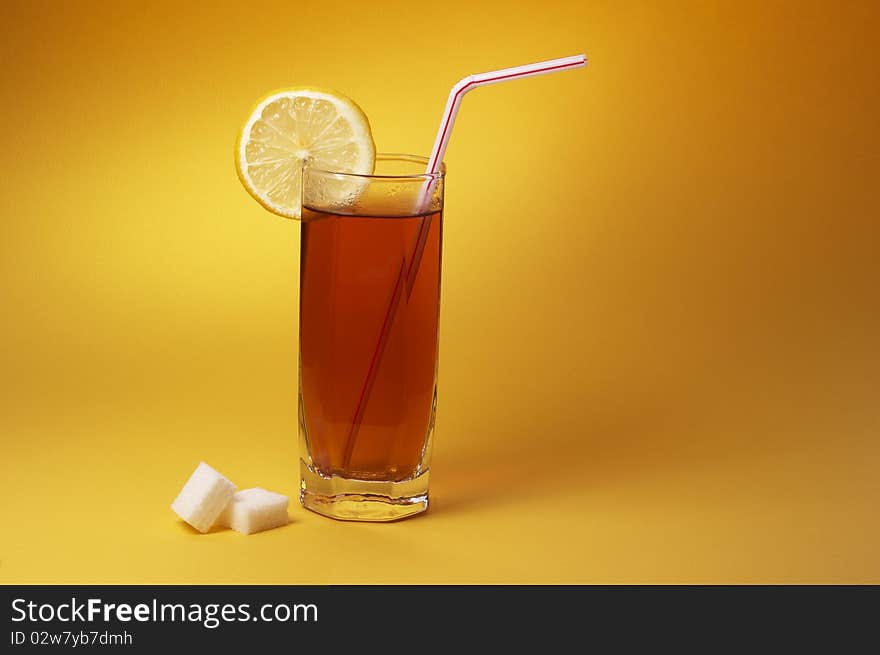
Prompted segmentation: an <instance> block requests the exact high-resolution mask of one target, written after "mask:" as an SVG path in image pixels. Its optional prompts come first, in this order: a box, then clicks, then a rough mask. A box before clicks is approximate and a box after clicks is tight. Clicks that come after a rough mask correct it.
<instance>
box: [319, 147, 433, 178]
mask: <svg viewBox="0 0 880 655" xmlns="http://www.w3.org/2000/svg"><path fill="white" fill-rule="evenodd" d="M380 159H381V160H385V161H395V160H397V161H408V162H411V163H414V164H416V163H418V164H423V165H424V166H426V167H427V165H428V158H427V157H424V156H422V155H410V154H408V153H404V152H380V153H376V161H379V160H380ZM304 172H306V173H312V172H314V173H323V174H325V175H334V176H337V177H339V178H346V177H354V178H358V179H362V180H420V181H425V180H442V179H443V178H444V177H446V162H442V163H441V164H440V171H439V172H437V173H414V174H411V175H376V174H375V173H346V172H343V171H331V170H327V169H324V168H314V167H311V166H309V165H308V164H307V165H306V166H305V171H304Z"/></svg>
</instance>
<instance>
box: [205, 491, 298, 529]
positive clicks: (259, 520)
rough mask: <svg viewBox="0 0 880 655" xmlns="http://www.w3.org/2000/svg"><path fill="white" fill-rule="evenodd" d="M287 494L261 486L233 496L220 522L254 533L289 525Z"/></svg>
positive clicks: (225, 525) (228, 526)
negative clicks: (267, 489)
mask: <svg viewBox="0 0 880 655" xmlns="http://www.w3.org/2000/svg"><path fill="white" fill-rule="evenodd" d="M288 502H289V501H288V499H287V496H282V495H281V494H276V493H274V492H272V491H266V490H265V489H260V488H259V487H254V488H253V489H243V490H241V491H239V492H237V493H236V494H235V495H234V496H232V500H231V501H229V504H228V505H227V506H226V509H225V510H223V513H222V514H221V515H220V518H219V519H218V522H219V523H220V525H222V526H224V527H227V528H232V529H233V530H236V531H237V532H241V533H242V534H253V533H254V532H262V531H263V530H269V529H271V528H277V527H279V526H282V525H287V522H288V519H287V504H288Z"/></svg>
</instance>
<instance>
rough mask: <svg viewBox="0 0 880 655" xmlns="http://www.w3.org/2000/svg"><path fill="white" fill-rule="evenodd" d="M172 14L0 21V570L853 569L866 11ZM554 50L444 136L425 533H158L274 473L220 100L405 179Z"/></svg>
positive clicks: (271, 338)
mask: <svg viewBox="0 0 880 655" xmlns="http://www.w3.org/2000/svg"><path fill="white" fill-rule="evenodd" d="M212 4H213V3H212ZM197 5H198V3H180V2H174V3H133V2H132V3H128V2H124V3H114V2H100V3H86V2H76V3H73V2H71V3H62V2H35V3H31V2H4V3H3V4H2V8H0V61H2V62H3V63H2V70H0V91H2V103H0V119H2V125H3V138H2V140H0V160H2V176H0V218H2V221H0V267H2V270H0V301H2V308H3V318H2V322H0V371H2V378H0V412H2V414H0V439H2V457H0V499H2V500H0V526H2V528H0V582H2V583H26V582H29V583H53V582H68V583H126V582H128V583H131V582H134V583H148V582H149V583H245V582H247V583H352V582H354V583H361V582H373V583H381V582H384V583H404V582H429V583H435V582H475V583H476V582H481V583H488V582H501V583H505V582H522V583H533V582H535V583H538V582H542V583H557V582H577V583H588V582H603V583H607V582H610V583H624V582H651V583H655V582H656V583H685V582H689V583H704V582H721V583H724V582H728V583H740V582H819V583H822V582H875V583H877V582H880V557H878V552H880V520H878V516H880V515H878V504H880V475H878V467H880V407H878V390H880V293H878V283H880V229H878V224H880V215H878V187H880V136H878V116H880V84H878V73H877V61H878V54H880V52H878V50H880V48H878V45H877V43H878V41H877V35H878V33H880V20H878V18H880V7H878V5H877V3H874V2H867V1H866V2H846V3H840V4H839V5H835V4H833V3H830V4H829V3H819V2H787V3H784V2H751V1H747V2H743V1H737V2H733V1H731V2H723V3H711V2H665V3H654V2H577V3H574V2H573V3H569V4H566V3H546V2H545V3H523V2H485V3H482V2H456V1H454V0H449V1H446V2H442V3H441V2H434V3H430V2H429V3H413V2H387V3H367V2H344V3H320V2H307V3H298V2H290V1H284V2H247V3H223V4H220V3H218V6H212V7H209V6H205V7H199V6H197ZM579 52H586V53H587V55H588V57H589V59H590V65H589V66H588V67H587V69H585V70H581V71H576V72H567V73H563V74H558V75H552V76H547V77H540V78H534V79H530V80H525V81H520V82H516V83H511V84H507V85H502V86H496V87H493V88H490V89H480V90H477V91H475V92H474V93H472V94H470V95H469V96H468V97H467V99H466V100H465V102H464V105H463V108H462V112H461V113H460V115H459V119H458V122H457V125H456V127H455V133H454V135H453V137H452V142H451V145H450V148H449V151H448V153H447V157H446V161H447V164H448V167H449V176H448V187H447V205H446V224H445V235H444V239H445V243H444V262H443V266H444V270H443V305H442V312H441V315H442V319H441V321H442V322H441V331H442V332H441V356H440V357H441V361H440V405H439V419H438V432H437V439H436V445H435V451H434V452H435V457H434V466H433V480H432V494H433V495H432V502H433V505H432V508H431V510H430V511H429V513H428V515H426V516H424V517H420V518H417V519H414V520H410V521H406V522H401V523H396V524H390V525H376V524H373V525H367V524H350V523H338V522H334V521H331V520H328V519H324V518H321V517H319V516H316V515H313V514H310V513H308V512H306V511H305V510H303V509H302V508H301V507H299V505H298V503H293V504H292V505H291V518H292V523H291V525H290V526H288V527H286V528H283V529H279V530H275V531H272V532H268V533H264V534H260V535H254V536H251V537H243V536H241V535H239V534H237V533H233V532H218V533H214V534H209V535H206V536H200V535H197V534H195V533H194V532H193V531H192V530H190V529H189V528H188V527H187V526H185V525H184V524H182V523H181V522H179V521H178V520H177V519H176V517H175V516H174V515H173V514H172V512H171V510H170V509H169V507H168V506H169V504H170V502H171V500H172V499H173V498H174V496H175V495H176V493H177V491H178V490H179V488H180V486H181V485H182V484H183V482H184V481H185V480H186V478H187V476H188V475H189V473H190V472H191V470H192V469H193V468H194V467H195V465H196V463H197V462H198V461H199V460H200V459H204V460H206V461H208V462H209V463H210V464H212V465H213V466H215V467H216V468H218V469H219V470H221V471H222V472H224V473H226V474H227V475H228V476H229V477H231V478H232V479H233V480H234V481H235V482H236V483H237V484H238V485H239V486H240V487H246V486H254V485H259V486H264V487H267V488H269V489H273V490H277V491H281V492H284V493H287V494H290V495H291V496H293V495H294V493H295V489H296V485H297V467H296V457H297V455H296V400H295V399H296V388H295V385H296V375H295V371H296V366H297V350H296V343H297V322H296V307H297V288H298V257H299V226H298V225H297V224H296V223H294V222H290V221H287V220H284V219H280V218H277V217H274V216H272V215H270V214H268V213H266V212H264V211H263V210H262V209H261V208H260V207H259V206H258V205H257V204H256V203H255V202H254V201H253V200H252V199H251V198H250V197H249V196H248V195H247V194H246V193H245V192H244V191H243V190H242V188H241V187H240V185H239V183H238V181H237V179H236V176H235V173H234V170H233V164H232V146H233V141H234V138H235V136H236V132H237V130H238V127H239V125H240V124H241V122H242V121H243V120H244V118H245V116H246V114H247V112H248V110H249V108H250V107H251V105H252V103H253V102H254V101H255V100H256V99H257V98H258V97H260V96H261V95H262V94H264V93H265V92H266V91H268V90H271V89H274V88H277V87H281V86H285V85H293V84H318V85H322V86H326V87H331V88H336V89H339V90H341V91H343V92H344V93H346V94H348V95H350V96H351V97H352V98H354V99H355V100H356V101H357V102H358V103H359V104H360V105H361V106H362V107H363V108H364V110H365V111H366V113H367V115H368V116H369V117H370V120H371V123H372V126H373V131H374V136H375V140H376V142H377V144H378V146H379V149H380V150H381V151H386V152H400V151H403V152H414V153H421V154H426V153H427V152H428V150H429V149H430V147H431V144H432V141H433V136H434V132H435V130H436V125H437V122H438V121H439V118H440V114H441V112H442V109H443V104H444V102H445V97H446V94H447V92H448V90H449V88H450V86H451V85H452V84H453V83H454V82H455V81H456V80H457V79H458V78H460V77H462V76H463V75H465V74H468V73H473V72H478V71H482V70H489V69H493V68H499V67H504V66H511V65H517V64H522V63H527V62H530V61H535V60H540V59H547V58H552V57H559V56H565V55H570V54H576V53H579Z"/></svg>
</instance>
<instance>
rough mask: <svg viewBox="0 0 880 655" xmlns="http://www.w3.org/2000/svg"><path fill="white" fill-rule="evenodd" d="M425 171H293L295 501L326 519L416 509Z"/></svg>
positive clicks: (428, 267)
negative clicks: (297, 205) (296, 198)
mask: <svg viewBox="0 0 880 655" xmlns="http://www.w3.org/2000/svg"><path fill="white" fill-rule="evenodd" d="M427 163H428V160H427V159H426V158H423V157H417V156H413V155H392V154H388V155H378V156H377V157H376V166H375V170H374V172H373V174H371V175H357V174H352V173H338V172H333V171H330V170H322V169H320V168H317V167H308V166H307V167H306V168H305V169H304V172H303V186H302V189H303V191H302V244H301V255H300V307H299V320H300V328H299V340H300V343H299V362H300V364H299V443H300V469H301V486H300V500H301V501H302V504H303V505H304V506H305V507H307V508H308V509H311V510H313V511H315V512H318V513H320V514H323V515H325V516H330V517H332V518H336V519H348V520H360V521H390V520H395V519H400V518H404V517H407V516H412V515H414V514H418V513H420V512H423V511H425V510H426V509H427V508H428V476H429V464H430V457H431V441H432V437H433V433H434V416H435V410H436V402H437V354H438V327H439V317H440V261H441V242H442V230H443V191H444V189H443V186H444V175H445V169H443V168H441V170H440V171H439V172H438V173H433V174H428V173H425V170H426V167H427Z"/></svg>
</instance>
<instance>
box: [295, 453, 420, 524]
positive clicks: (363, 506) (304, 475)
mask: <svg viewBox="0 0 880 655" xmlns="http://www.w3.org/2000/svg"><path fill="white" fill-rule="evenodd" d="M428 476H429V472H428V471H425V472H424V473H422V474H421V475H418V476H416V477H414V478H411V479H409V480H402V481H400V482H386V481H381V480H352V479H349V478H341V477H339V476H336V475H334V476H332V477H329V478H328V477H325V476H323V475H320V474H319V473H317V472H316V471H315V470H313V469H312V468H310V467H309V466H308V464H306V463H305V462H304V461H302V460H300V491H299V501H300V502H301V503H302V505H303V507H305V508H306V509H310V510H312V511H313V512H317V513H318V514H322V515H324V516H329V517H330V518H332V519H339V520H341V521H397V520H398V519H405V518H407V517H409V516H414V515H416V514H421V513H422V512H424V511H425V510H427V509H428Z"/></svg>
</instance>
